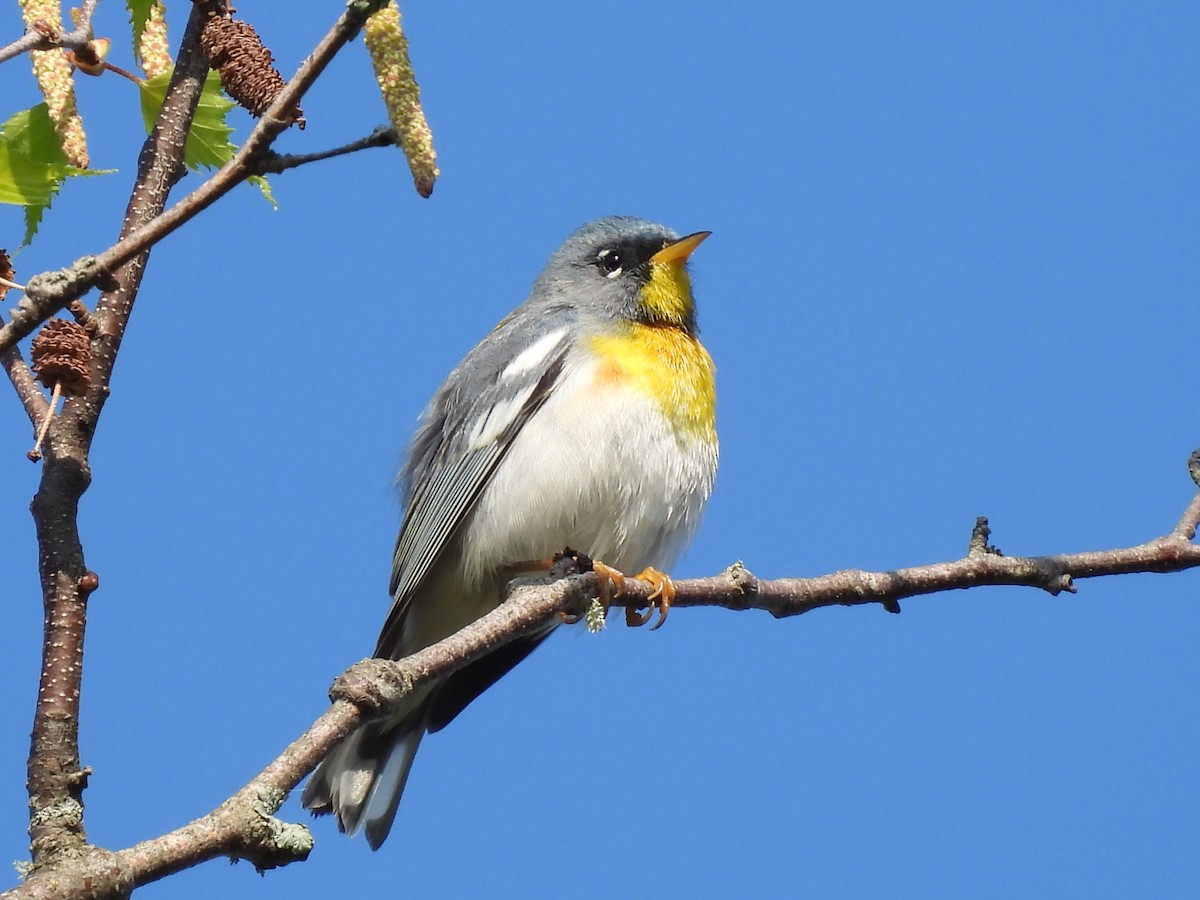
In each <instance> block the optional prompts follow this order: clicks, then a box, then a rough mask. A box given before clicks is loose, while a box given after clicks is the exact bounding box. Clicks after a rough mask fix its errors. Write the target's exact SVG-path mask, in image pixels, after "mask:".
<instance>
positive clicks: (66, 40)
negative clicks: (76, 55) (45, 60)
mask: <svg viewBox="0 0 1200 900" xmlns="http://www.w3.org/2000/svg"><path fill="white" fill-rule="evenodd" d="M99 2H100V0H83V3H82V4H80V7H79V21H78V23H77V24H76V26H75V30H74V31H68V32H63V33H61V34H49V35H47V34H42V33H41V32H40V31H34V30H32V29H31V30H29V31H27V32H25V34H24V35H22V36H21V37H19V38H17V39H16V40H15V41H13V42H12V43H11V44H6V45H5V46H3V47H0V63H5V62H8V61H9V60H10V59H13V58H14V57H17V56H20V55H21V54H22V53H28V52H29V51H30V50H52V49H54V48H55V47H66V48H69V49H71V50H78V49H79V48H80V47H85V46H87V43H88V41H90V40H91V39H92V15H93V13H95V11H96V4H97V3H99ZM51 24H53V23H51Z"/></svg>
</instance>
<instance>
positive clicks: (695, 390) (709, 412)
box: [591, 259, 717, 442]
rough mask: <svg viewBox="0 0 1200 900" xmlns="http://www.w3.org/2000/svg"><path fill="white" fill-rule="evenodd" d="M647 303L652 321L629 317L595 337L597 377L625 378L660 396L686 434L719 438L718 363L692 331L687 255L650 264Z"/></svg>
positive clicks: (679, 429)
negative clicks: (597, 364)
mask: <svg viewBox="0 0 1200 900" xmlns="http://www.w3.org/2000/svg"><path fill="white" fill-rule="evenodd" d="M642 306H643V307H644V308H645V310H646V312H648V313H649V314H650V316H651V317H653V319H654V321H653V322H652V323H645V322H626V323H624V324H623V325H622V327H621V328H620V330H619V331H617V332H616V333H614V334H607V335H601V336H597V337H594V338H592V339H591V347H592V350H593V352H595V353H596V355H597V356H598V357H599V358H600V359H601V360H602V364H601V368H600V372H599V374H598V380H600V381H606V382H609V383H611V382H614V381H616V382H624V383H626V384H630V385H631V386H633V387H635V388H637V389H639V390H641V391H642V392H643V393H645V394H647V395H648V396H650V397H653V398H654V399H656V400H657V401H658V403H659V405H660V407H661V408H662V411H663V414H664V415H666V417H667V419H668V420H670V422H671V425H672V426H673V427H674V428H675V430H676V432H677V433H679V435H680V436H681V437H687V438H699V439H701V440H705V441H710V442H712V441H715V440H716V436H717V425H716V408H717V391H716V380H715V374H716V367H715V366H714V365H713V361H712V357H711V356H709V355H708V351H707V350H705V349H704V347H703V346H702V345H701V343H700V342H699V341H698V340H697V339H696V338H695V336H694V335H692V334H691V333H690V331H689V330H688V329H689V327H690V326H691V324H692V321H693V317H694V312H695V308H694V305H693V301H692V289H691V283H690V281H689V280H688V276H687V270H686V269H685V268H684V266H683V260H682V259H679V260H678V261H674V260H672V261H669V262H662V263H653V262H652V263H651V266H650V278H649V280H648V281H647V282H646V284H645V285H644V286H643V287H642Z"/></svg>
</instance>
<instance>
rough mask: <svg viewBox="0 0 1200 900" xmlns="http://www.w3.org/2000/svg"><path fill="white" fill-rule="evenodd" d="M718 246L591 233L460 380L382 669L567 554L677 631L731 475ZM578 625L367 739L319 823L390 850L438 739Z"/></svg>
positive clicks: (653, 233)
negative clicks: (705, 327) (713, 285)
mask: <svg viewBox="0 0 1200 900" xmlns="http://www.w3.org/2000/svg"><path fill="white" fill-rule="evenodd" d="M709 234H710V232H707V231H699V232H695V233H693V234H689V235H686V236H680V235H679V234H678V233H676V232H675V231H672V230H671V229H669V228H667V227H665V226H663V225H658V224H654V223H652V222H649V221H646V220H644V219H639V218H634V217H630V216H609V217H606V218H601V219H596V220H594V221H592V222H589V223H587V224H585V225H583V226H582V227H580V228H579V229H577V230H576V231H575V232H573V233H572V234H571V235H569V236H568V237H567V239H566V240H565V241H564V242H563V244H562V245H561V246H560V247H559V248H558V249H557V250H556V251H555V252H554V253H553V254H552V255H551V257H550V259H549V261H548V262H547V263H546V266H545V268H544V269H543V270H542V272H541V274H540V275H538V277H537V278H536V279H535V281H534V283H533V286H532V288H531V289H530V292H529V296H528V298H527V299H526V300H525V301H524V303H522V304H521V305H520V306H518V307H517V308H516V309H514V310H513V311H512V312H511V313H509V314H508V315H507V316H505V317H504V318H503V319H502V320H501V321H500V323H499V324H498V325H496V326H495V328H494V329H493V330H492V331H491V332H490V333H489V334H488V335H487V336H486V337H485V338H484V339H483V340H482V341H481V342H480V343H478V344H477V345H476V346H475V347H474V349H472V350H471V351H470V352H469V353H468V354H467V355H466V357H465V358H463V360H462V361H461V362H460V363H459V364H458V365H457V366H456V367H455V368H454V369H453V370H452V371H451V372H450V374H449V375H448V376H447V377H446V379H445V381H444V382H443V383H442V384H441V386H440V387H439V388H438V389H437V391H436V392H435V393H434V395H433V398H432V399H431V400H430V402H429V404H428V406H427V407H426V408H425V411H424V412H423V413H422V415H421V418H420V420H419V423H418V426H417V430H416V433H415V436H414V437H413V440H412V443H411V446H410V448H409V453H408V457H407V460H406V462H405V463H404V466H403V468H402V469H401V473H400V476H399V478H398V483H399V485H400V492H401V497H402V499H403V501H404V506H405V512H404V517H403V521H402V523H401V526H400V531H399V534H398V536H397V539H396V546H395V552H394V555H393V559H392V572H391V582H390V593H391V597H392V604H391V608H390V610H389V612H388V615H387V619H386V620H385V622H384V624H383V628H382V630H381V631H380V634H379V639H378V642H377V644H376V647H375V656H376V657H379V658H385V659H401V658H403V657H404V656H406V655H408V654H411V653H414V652H416V651H418V650H421V649H423V648H425V647H427V646H429V645H430V644H433V643H435V642H437V641H439V640H441V639H442V638H445V637H447V636H449V635H450V634H453V633H454V632H455V631H457V630H459V629H460V628H463V627H465V626H466V625H468V624H470V623H471V622H473V621H475V620H476V619H478V618H479V617H480V616H482V615H484V614H486V613H488V612H489V611H491V610H492V609H495V608H496V607H497V606H498V605H499V604H500V603H501V602H502V601H503V599H504V592H505V585H506V584H507V583H508V582H509V581H510V580H511V579H513V578H514V577H516V576H517V575H521V574H528V573H531V572H545V571H548V569H549V567H550V565H551V560H553V559H554V558H555V554H558V553H560V552H563V551H565V552H568V553H570V552H575V553H579V554H582V555H584V557H585V558H587V559H590V560H594V562H595V571H596V572H597V574H598V576H603V577H602V578H599V579H598V580H600V581H601V584H602V591H601V593H602V595H604V596H608V597H609V598H611V596H612V595H613V594H614V593H619V591H620V588H621V585H622V582H623V575H624V574H625V573H638V574H637V575H636V577H639V578H643V579H645V580H648V581H650V582H651V583H652V584H653V585H654V588H655V591H654V602H653V605H652V606H651V608H650V609H648V610H647V612H646V614H645V616H644V617H643V616H640V615H639V614H638V613H637V612H636V611H633V610H632V609H631V608H627V610H626V621H627V622H628V623H629V624H632V625H637V624H644V623H645V622H646V621H647V620H648V619H649V618H650V617H651V615H652V614H653V613H654V612H656V611H657V612H658V614H659V616H660V618H659V622H658V624H662V621H663V620H664V619H665V617H666V614H667V611H668V610H669V605H670V600H671V598H672V597H673V594H674V588H673V585H672V584H671V581H670V578H669V577H668V576H666V575H665V574H663V571H662V570H664V569H667V568H669V567H670V565H671V564H672V562H673V561H674V559H675V558H676V556H677V555H678V553H679V552H680V551H681V550H682V549H683V548H684V546H685V545H686V544H687V543H688V542H689V541H690V539H691V538H692V536H693V535H694V533H695V531H696V529H697V527H698V525H699V523H700V518H701V514H702V512H703V509H704V506H705V504H706V502H707V500H708V497H709V495H710V493H711V492H712V488H713V484H714V480H715V477H716V470H717V458H718V443H717V431H716V383H715V372H716V370H715V366H714V364H713V361H712V358H711V356H710V355H709V353H708V351H707V350H706V349H705V348H704V346H703V345H702V344H701V343H700V340H699V331H698V328H697V324H696V304H695V301H694V299H693V296H692V286H691V279H690V276H689V272H688V265H687V264H688V257H689V256H690V255H691V253H692V251H693V250H695V249H696V247H697V246H699V244H700V242H701V241H703V240H704V239H705V238H707V237H708V236H709ZM564 619H565V617H564ZM562 621H563V619H560V620H559V621H554V622H551V623H548V624H547V625H546V627H545V628H544V630H542V631H540V632H537V633H534V634H532V635H529V636H526V637H523V638H520V639H518V640H516V641H513V642H512V643H509V644H506V645H504V646H502V647H499V648H497V649H496V650H494V651H492V652H490V653H489V654H487V655H485V656H484V657H482V658H480V659H478V660H476V661H475V662H473V663H471V664H469V665H467V666H466V667H465V668H463V669H460V670H459V671H457V672H455V673H454V674H452V675H450V676H448V677H447V678H446V679H445V680H443V681H441V682H439V683H437V684H434V685H431V686H428V687H422V688H420V689H418V690H416V691H415V692H413V694H411V695H410V696H409V697H408V698H406V700H405V705H404V706H403V708H402V709H401V710H399V711H398V712H396V713H394V714H392V715H390V716H389V717H387V718H384V719H382V720H376V721H368V722H366V723H364V724H362V725H360V726H358V727H357V729H356V730H354V731H352V732H351V733H350V734H349V735H348V736H347V737H346V738H345V739H344V740H343V741H342V742H341V743H340V744H338V745H337V746H336V747H335V748H334V749H333V751H332V752H331V753H330V754H329V755H328V757H327V758H326V759H325V761H324V762H322V763H321V765H320V766H319V767H318V768H317V770H316V771H315V773H314V774H313V776H312V777H311V778H310V780H309V782H308V784H307V785H306V787H305V790H304V793H303V798H302V802H303V805H304V806H305V807H306V808H307V809H309V810H311V811H312V812H313V813H314V814H317V815H320V814H322V813H330V812H332V813H333V814H334V815H335V817H336V819H337V824H338V826H339V828H340V829H341V830H342V831H344V832H346V833H347V834H348V835H350V836H354V835H355V834H357V833H359V832H362V833H364V834H365V837H366V840H367V842H368V844H369V845H370V846H371V848H372V849H373V850H374V849H378V848H379V847H380V846H381V845H382V843H383V842H384V840H385V838H386V837H387V835H388V832H389V831H390V829H391V827H392V823H393V821H394V819H395V816H396V811H397V807H398V804H399V802H400V796H401V794H402V793H403V791H404V786H405V783H406V782H407V780H408V776H409V772H410V770H411V768H412V763H413V758H414V756H415V755H416V752H417V748H418V746H419V745H420V743H421V740H422V738H423V737H424V736H425V735H426V734H427V733H432V732H436V731H439V730H441V729H442V728H444V727H445V726H446V725H448V724H449V723H450V722H451V721H452V720H453V719H454V718H455V717H456V716H457V715H458V714H459V713H460V712H462V710H463V709H464V708H465V707H466V706H467V705H468V704H469V703H471V702H472V701H473V700H475V699H476V698H477V697H478V696H479V695H480V694H482V693H483V692H484V691H485V690H486V689H487V688H488V687H490V686H491V685H492V684H494V683H495V682H496V681H497V680H498V679H499V678H501V677H502V676H503V675H505V674H506V673H507V672H509V671H510V670H511V669H512V668H513V667H514V666H516V665H517V664H518V663H519V662H521V661H522V660H523V659H524V658H525V657H527V656H528V655H529V654H530V653H531V652H532V651H533V650H534V648H536V647H537V646H538V645H539V644H540V643H541V642H542V641H543V640H545V638H546V637H548V636H549V634H550V633H551V632H552V631H553V630H554V629H555V628H556V627H558V626H559V625H560V624H562ZM654 627H657V625H656V626H654Z"/></svg>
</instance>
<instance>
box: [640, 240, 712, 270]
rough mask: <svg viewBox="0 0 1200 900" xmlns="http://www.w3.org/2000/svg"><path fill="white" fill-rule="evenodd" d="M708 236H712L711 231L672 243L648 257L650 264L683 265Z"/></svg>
mask: <svg viewBox="0 0 1200 900" xmlns="http://www.w3.org/2000/svg"><path fill="white" fill-rule="evenodd" d="M710 234H712V232H711V231H697V232H696V233H695V234H689V235H688V236H687V237H683V238H680V239H679V240H677V241H672V242H671V243H669V244H667V246H665V247H663V248H662V249H661V250H659V251H658V252H657V253H655V254H654V255H653V256H652V257H650V262H652V263H655V264H658V265H667V264H674V265H677V266H680V265H683V263H684V261H685V260H686V259H687V258H688V257H689V256H691V255H692V251H693V250H695V249H696V248H697V247H699V246H700V242H701V241H703V240H704V239H705V238H706V237H708V236H709V235H710Z"/></svg>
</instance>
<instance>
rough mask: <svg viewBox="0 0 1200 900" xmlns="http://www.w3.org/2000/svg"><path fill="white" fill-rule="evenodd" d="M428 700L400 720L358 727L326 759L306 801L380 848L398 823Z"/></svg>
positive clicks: (307, 788)
mask: <svg viewBox="0 0 1200 900" xmlns="http://www.w3.org/2000/svg"><path fill="white" fill-rule="evenodd" d="M427 706H428V703H427V702H426V703H421V704H419V705H418V706H417V708H416V709H414V710H412V711H411V712H409V713H408V714H407V715H405V716H404V718H403V719H400V720H399V721H390V722H371V723H368V724H366V725H363V726H361V727H360V728H358V730H356V731H352V732H351V733H350V734H349V735H348V736H347V737H346V739H345V740H344V741H342V743H341V744H339V745H338V746H337V747H336V748H335V749H334V751H333V752H332V753H331V754H329V757H328V758H327V759H326V760H325V761H324V762H323V763H321V765H320V766H319V767H318V768H317V770H316V772H314V773H313V776H312V778H310V779H309V782H308V784H307V785H306V786H305V788H304V795H303V797H302V802H303V804H304V806H305V808H306V809H310V810H312V811H313V813H315V814H316V815H321V814H323V813H329V812H332V813H333V814H334V815H335V816H336V817H337V823H338V827H339V828H340V829H341V830H342V831H344V832H346V834H348V835H349V836H350V837H354V835H356V834H358V832H359V831H362V832H363V833H364V834H365V835H366V838H367V843H368V844H370V845H371V849H372V850H378V849H379V847H380V846H381V845H382V844H383V842H384V839H386V838H387V836H388V832H389V831H391V829H392V821H393V820H394V819H395V818H396V808H397V807H398V806H399V805H400V795H401V794H403V793H404V785H405V783H406V782H407V781H408V773H409V771H411V769H412V763H413V757H415V756H416V755H417V748H418V747H419V746H420V745H421V738H423V737H424V736H425V731H426V723H427V720H428V712H427Z"/></svg>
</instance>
